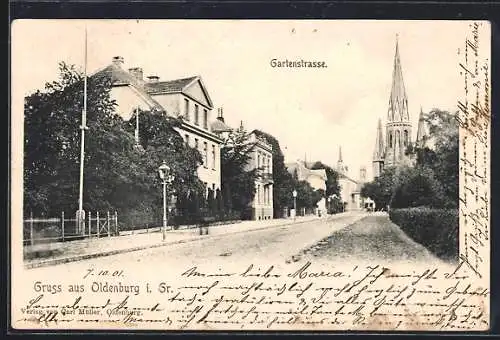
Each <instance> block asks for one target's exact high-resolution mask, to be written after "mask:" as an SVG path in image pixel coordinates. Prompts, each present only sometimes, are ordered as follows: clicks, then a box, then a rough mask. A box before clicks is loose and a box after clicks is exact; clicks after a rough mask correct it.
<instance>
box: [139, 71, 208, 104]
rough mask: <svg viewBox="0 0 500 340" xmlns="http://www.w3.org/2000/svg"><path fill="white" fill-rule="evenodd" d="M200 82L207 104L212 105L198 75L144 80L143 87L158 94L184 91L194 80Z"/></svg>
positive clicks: (151, 92)
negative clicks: (150, 80) (151, 80)
mask: <svg viewBox="0 0 500 340" xmlns="http://www.w3.org/2000/svg"><path fill="white" fill-rule="evenodd" d="M197 81H198V82H200V84H201V89H202V91H203V94H204V95H205V97H206V99H207V101H208V104H209V106H211V107H213V103H212V99H211V98H210V96H209V95H208V92H207V90H206V88H205V85H204V84H203V81H202V80H201V77H200V76H193V77H188V78H181V79H174V80H167V81H157V82H146V83H144V87H145V89H146V91H148V93H150V94H159V93H184V91H185V90H186V89H187V88H188V87H189V86H191V84H193V83H195V82H197Z"/></svg>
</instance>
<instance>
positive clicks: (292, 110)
mask: <svg viewBox="0 0 500 340" xmlns="http://www.w3.org/2000/svg"><path fill="white" fill-rule="evenodd" d="M468 25H469V23H468V22H464V21H405V22H403V21H359V20H356V21H354V20H350V21H341V20H335V21H333V20H286V21H278V20H259V21H251V20H210V21H208V20H18V21H15V22H14V24H13V26H12V89H13V108H15V107H16V105H15V104H16V103H17V104H18V105H17V107H18V108H21V110H17V111H16V110H14V109H13V117H14V118H15V117H22V104H21V103H22V100H23V97H24V96H26V95H28V94H30V93H32V92H34V91H35V90H36V89H41V88H43V86H44V84H45V82H48V81H52V80H56V79H57V75H58V63H59V62H60V61H65V62H67V63H69V64H75V65H77V66H78V67H80V68H81V69H83V65H84V36H85V33H84V32H85V27H86V28H87V36H88V61H87V70H88V72H94V71H96V70H98V69H100V68H102V67H105V66H107V65H108V64H110V63H111V59H112V57H113V56H122V57H123V58H124V61H125V64H124V67H125V68H132V67H142V68H143V70H144V74H145V76H148V75H153V74H154V75H158V76H159V77H160V81H161V80H170V79H176V78H182V77H188V76H192V75H200V76H201V77H202V79H203V82H204V84H205V85H206V87H207V90H208V92H209V95H210V97H211V98H212V101H213V102H214V106H215V107H223V108H224V116H225V119H226V122H227V123H228V124H229V125H231V126H233V127H237V126H238V125H239V123H240V121H243V123H244V126H245V127H246V128H247V129H248V130H250V129H260V130H263V131H265V132H268V133H270V134H272V135H274V136H275V137H276V138H277V139H278V140H279V142H280V145H281V149H282V150H283V152H284V154H285V159H286V162H294V161H296V160H297V159H304V158H307V161H316V160H321V161H322V162H324V163H326V164H329V165H332V166H334V165H335V164H336V163H337V159H338V150H339V147H340V146H341V147H342V156H343V160H344V163H345V164H346V165H348V166H349V170H350V173H349V174H350V175H351V176H352V177H354V178H357V177H358V175H359V168H360V167H361V166H365V167H366V168H367V170H368V176H371V170H372V162H371V160H372V154H373V150H374V145H375V135H376V127H377V121H378V119H379V118H381V119H382V122H383V124H384V125H385V119H386V114H387V109H388V100H389V95H390V88H391V77H392V69H393V61H394V52H395V43H396V35H398V41H399V50H400V57H401V63H402V68H403V78H404V82H405V87H406V92H407V96H408V105H409V112H410V116H411V120H412V124H413V130H412V134H413V139H414V138H415V136H416V133H417V121H418V115H419V112H420V109H421V108H422V109H423V110H424V112H426V111H428V110H430V109H432V108H440V109H443V110H448V111H453V112H454V111H456V107H457V100H458V99H459V98H460V97H462V96H463V80H462V79H463V78H462V77H461V76H460V73H459V56H458V51H459V49H460V48H463V46H464V41H465V36H466V31H467V30H468ZM275 58H276V59H278V60H285V59H288V60H297V59H303V60H308V61H324V62H325V63H326V65H327V68H316V69H314V68H311V69H304V68H302V69H292V68H273V67H271V65H270V62H271V60H272V59H275ZM214 113H216V110H215V112H214ZM214 116H215V114H214ZM21 119H22V118H21Z"/></svg>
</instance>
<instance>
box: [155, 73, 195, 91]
mask: <svg viewBox="0 0 500 340" xmlns="http://www.w3.org/2000/svg"><path fill="white" fill-rule="evenodd" d="M196 78H198V77H197V76H194V77H189V78H182V79H174V80H167V81H158V82H154V83H146V84H145V85H146V89H147V90H148V91H150V92H167V93H173V92H181V91H182V90H184V89H185V88H186V87H187V86H188V85H190V84H191V83H192V82H193V81H194V80H195V79H196Z"/></svg>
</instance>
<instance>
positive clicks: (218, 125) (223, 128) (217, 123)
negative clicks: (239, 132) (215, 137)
mask: <svg viewBox="0 0 500 340" xmlns="http://www.w3.org/2000/svg"><path fill="white" fill-rule="evenodd" d="M210 127H211V128H212V131H213V132H216V133H217V132H229V131H232V130H233V129H232V128H230V127H229V126H228V125H227V124H226V123H224V122H223V121H221V120H219V119H216V120H214V121H213V122H212V124H210Z"/></svg>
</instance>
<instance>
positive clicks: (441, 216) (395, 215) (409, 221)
mask: <svg viewBox="0 0 500 340" xmlns="http://www.w3.org/2000/svg"><path fill="white" fill-rule="evenodd" d="M389 216H390V219H391V221H392V222H394V223H395V224H397V225H398V226H399V227H400V228H401V229H402V230H403V231H404V232H405V233H406V234H407V235H408V236H409V237H411V238H412V239H413V240H415V241H416V242H418V243H420V244H422V245H423V246H425V247H426V248H427V249H428V250H429V251H431V252H432V253H434V254H435V255H436V256H437V257H439V258H441V259H443V260H445V261H455V262H456V261H458V256H459V238H458V224H459V219H458V211H457V210H456V209H430V208H427V207H417V208H407V209H391V211H390V213H389Z"/></svg>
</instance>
